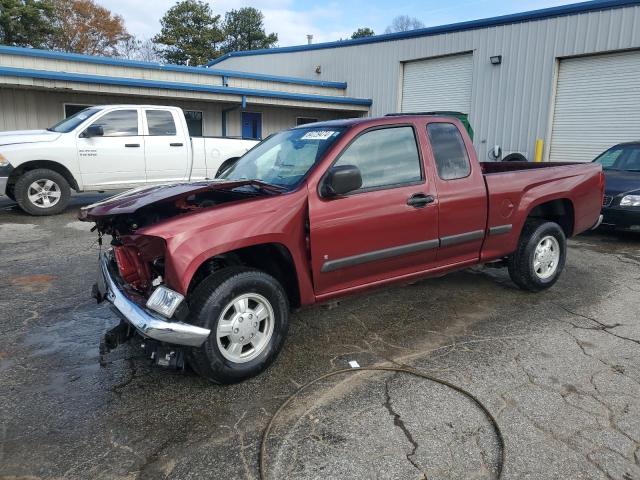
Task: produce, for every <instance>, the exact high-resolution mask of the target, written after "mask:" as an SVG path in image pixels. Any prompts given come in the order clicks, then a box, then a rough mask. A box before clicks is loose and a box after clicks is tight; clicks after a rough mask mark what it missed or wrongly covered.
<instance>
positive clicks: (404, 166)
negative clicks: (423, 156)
mask: <svg viewBox="0 0 640 480" xmlns="http://www.w3.org/2000/svg"><path fill="white" fill-rule="evenodd" d="M339 165H354V166H356V167H358V168H359V169H360V174H361V175H362V190H366V189H370V188H378V187H386V186H393V185H401V184H406V183H412V182H418V181H420V180H422V170H421V168H420V156H419V155H418V146H417V144H416V137H415V135H414V132H413V128H412V127H408V126H407V127H390V128H384V129H376V130H371V131H369V132H366V133H363V134H362V135H360V136H359V137H358V138H356V139H355V140H354V141H353V142H352V143H351V145H349V146H348V147H347V149H346V150H345V151H344V152H343V153H342V155H340V158H339V159H338V161H337V162H336V166H339Z"/></svg>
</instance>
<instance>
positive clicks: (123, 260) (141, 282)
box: [113, 245, 150, 290]
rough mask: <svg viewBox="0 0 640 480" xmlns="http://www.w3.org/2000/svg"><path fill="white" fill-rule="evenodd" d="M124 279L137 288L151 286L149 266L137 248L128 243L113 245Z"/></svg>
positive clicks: (142, 288) (141, 288)
mask: <svg viewBox="0 0 640 480" xmlns="http://www.w3.org/2000/svg"><path fill="white" fill-rule="evenodd" d="M113 251H114V254H115V257H116V263H117V264H118V271H119V272H120V276H121V277H122V279H123V280H124V281H125V282H127V283H128V284H129V285H131V286H132V287H134V288H135V289H137V290H145V289H146V288H147V287H148V286H149V281H150V274H149V267H148V266H147V265H146V264H145V263H144V262H143V261H142V259H141V258H140V252H139V251H138V249H137V248H135V247H131V246H128V245H121V246H116V247H113Z"/></svg>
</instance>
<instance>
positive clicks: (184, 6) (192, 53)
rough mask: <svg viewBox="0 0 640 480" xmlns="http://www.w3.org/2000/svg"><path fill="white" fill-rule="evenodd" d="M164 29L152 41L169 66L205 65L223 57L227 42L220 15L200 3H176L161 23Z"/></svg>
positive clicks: (188, 1)
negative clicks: (222, 43) (221, 44)
mask: <svg viewBox="0 0 640 480" xmlns="http://www.w3.org/2000/svg"><path fill="white" fill-rule="evenodd" d="M160 24H161V25H162V29H161V30H160V33H159V34H158V35H156V36H155V37H153V42H154V43H155V44H156V45H157V46H158V51H159V53H160V54H161V55H162V56H163V57H164V59H165V60H166V61H167V62H169V63H177V64H181V65H203V64H205V63H207V62H208V61H209V60H211V59H212V58H216V57H218V56H219V55H220V50H219V49H218V47H219V44H220V43H221V42H222V41H223V40H224V35H223V33H222V29H221V28H220V15H214V14H213V12H212V11H211V7H210V6H209V5H208V4H207V3H205V2H202V1H200V0H182V1H180V2H178V3H176V4H175V5H174V6H173V7H171V8H170V9H169V10H167V12H166V13H165V14H164V17H162V19H161V20H160Z"/></svg>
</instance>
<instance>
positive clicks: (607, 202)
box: [602, 195, 613, 207]
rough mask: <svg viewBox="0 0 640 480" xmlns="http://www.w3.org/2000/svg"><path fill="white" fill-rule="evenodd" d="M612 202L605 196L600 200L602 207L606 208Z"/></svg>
mask: <svg viewBox="0 0 640 480" xmlns="http://www.w3.org/2000/svg"><path fill="white" fill-rule="evenodd" d="M612 201H613V197H610V196H608V195H605V196H604V198H603V199H602V206H603V207H608V206H609V205H611V202H612Z"/></svg>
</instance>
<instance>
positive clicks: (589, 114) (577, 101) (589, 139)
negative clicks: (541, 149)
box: [549, 50, 640, 162]
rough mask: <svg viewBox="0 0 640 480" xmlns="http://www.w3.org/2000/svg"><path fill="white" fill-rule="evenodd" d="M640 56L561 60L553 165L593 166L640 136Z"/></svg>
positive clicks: (554, 123)
mask: <svg viewBox="0 0 640 480" xmlns="http://www.w3.org/2000/svg"><path fill="white" fill-rule="evenodd" d="M639 82H640V51H638V50H635V51H632V52H624V53H615V54H607V55H591V56H588V57H579V58H567V59H563V60H560V65H559V70H558V84H557V87H556V98H555V107H554V112H553V124H552V130H551V144H550V149H549V160H550V161H552V162H588V161H590V160H593V159H594V158H595V157H596V156H598V155H599V154H600V153H602V152H603V151H605V150H606V149H608V148H609V147H612V146H613V145H615V144H616V143H620V142H625V141H633V140H637V139H638V137H640V108H639V106H640V84H639Z"/></svg>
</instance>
